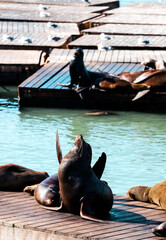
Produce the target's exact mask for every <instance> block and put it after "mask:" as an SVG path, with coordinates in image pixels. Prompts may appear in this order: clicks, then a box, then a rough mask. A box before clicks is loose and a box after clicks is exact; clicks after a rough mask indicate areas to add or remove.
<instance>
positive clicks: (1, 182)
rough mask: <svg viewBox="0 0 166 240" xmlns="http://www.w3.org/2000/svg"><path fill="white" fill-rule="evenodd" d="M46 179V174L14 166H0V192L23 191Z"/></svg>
mask: <svg viewBox="0 0 166 240" xmlns="http://www.w3.org/2000/svg"><path fill="white" fill-rule="evenodd" d="M47 177H48V174H47V173H46V172H39V171H34V170H31V169H29V168H25V167H22V166H19V165H15V164H5V165H2V166H0V190H1V191H23V189H24V188H25V187H26V186H27V185H32V184H36V183H40V182H41V181H43V180H44V179H45V178H47Z"/></svg>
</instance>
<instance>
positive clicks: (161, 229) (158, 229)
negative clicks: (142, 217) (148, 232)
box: [152, 222, 166, 237]
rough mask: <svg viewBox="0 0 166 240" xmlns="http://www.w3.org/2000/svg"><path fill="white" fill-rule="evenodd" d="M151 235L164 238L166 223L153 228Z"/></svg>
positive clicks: (165, 235)
mask: <svg viewBox="0 0 166 240" xmlns="http://www.w3.org/2000/svg"><path fill="white" fill-rule="evenodd" d="M152 233H154V234H155V235H156V236H158V237H166V222H163V223H161V224H160V225H159V226H157V227H155V228H153V229H152Z"/></svg>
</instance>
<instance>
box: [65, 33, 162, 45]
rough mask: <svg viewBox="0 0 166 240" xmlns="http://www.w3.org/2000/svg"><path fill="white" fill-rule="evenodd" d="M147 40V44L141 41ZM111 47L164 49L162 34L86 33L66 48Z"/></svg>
mask: <svg viewBox="0 0 166 240" xmlns="http://www.w3.org/2000/svg"><path fill="white" fill-rule="evenodd" d="M107 38H108V39H107ZM145 40H148V41H149V44H144V43H143V41H145ZM104 46H106V47H108V46H109V47H112V48H113V49H149V48H150V49H165V48H166V44H165V37H164V36H144V37H142V36H141V37H139V36H133V35H105V38H104V36H103V35H92V34H90V35H88V34H85V35H83V36H82V37H80V38H78V39H76V40H74V41H72V42H70V43H69V44H68V48H77V47H81V48H83V49H98V47H99V48H100V47H104Z"/></svg>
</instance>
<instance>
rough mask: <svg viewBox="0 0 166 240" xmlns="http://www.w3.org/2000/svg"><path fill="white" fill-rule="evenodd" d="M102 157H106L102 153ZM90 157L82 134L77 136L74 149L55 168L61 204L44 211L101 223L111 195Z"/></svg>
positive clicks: (110, 204) (108, 209)
mask: <svg viewBox="0 0 166 240" xmlns="http://www.w3.org/2000/svg"><path fill="white" fill-rule="evenodd" d="M103 157H104V159H105V158H106V155H105V154H104V153H103V154H102V156H101V158H103ZM91 158H92V150H91V146H90V145H89V144H88V143H86V142H85V141H84V139H83V137H82V135H79V136H77V137H76V139H75V144H74V147H73V149H72V150H71V151H70V152H69V153H68V154H67V155H66V156H65V157H64V158H63V159H62V161H61V163H60V165H59V169H58V179H59V189H60V197H61V204H60V206H59V207H44V208H46V209H50V210H57V211H62V210H65V211H68V212H71V213H74V214H80V216H81V217H82V218H85V219H89V220H95V221H102V220H101V219H100V218H101V217H102V216H103V215H107V214H108V213H109V211H110V210H111V208H112V205H113V194H112V191H111V189H110V188H109V186H108V185H107V184H106V183H105V182H103V181H100V179H99V177H100V176H96V174H95V173H94V171H93V170H92V168H91V166H90V164H91Z"/></svg>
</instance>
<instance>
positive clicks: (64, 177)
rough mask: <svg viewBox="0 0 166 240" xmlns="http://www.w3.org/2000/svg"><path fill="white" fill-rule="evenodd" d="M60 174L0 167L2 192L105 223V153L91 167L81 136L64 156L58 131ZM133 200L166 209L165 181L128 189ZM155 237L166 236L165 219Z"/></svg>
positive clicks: (108, 197) (108, 205) (108, 199)
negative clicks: (26, 196) (23, 194)
mask: <svg viewBox="0 0 166 240" xmlns="http://www.w3.org/2000/svg"><path fill="white" fill-rule="evenodd" d="M56 149H57V158H58V161H59V168H58V173H56V174H54V175H53V176H48V174H47V173H46V172H38V171H34V170H31V169H28V168H25V167H22V166H19V165H15V164H6V165H2V166H0V190H1V191H25V192H28V193H30V194H31V195H34V196H35V199H36V201H37V202H38V203H39V204H40V205H41V206H42V207H43V208H46V209H48V210H54V211H65V212H70V213H74V214H80V216H81V217H82V218H84V219H88V220H93V221H97V222H104V221H105V220H106V219H108V218H107V217H108V216H109V212H110V210H111V209H112V205H113V193H112V191H111V188H110V187H109V186H108V184H107V182H105V181H102V180H100V179H101V176H102V174H103V171H104V168H105V164H106V154H105V153H104V152H103V153H102V154H101V156H100V157H99V159H98V160H97V162H96V163H95V164H94V166H93V167H91V159H92V149H91V146H90V145H89V144H88V143H87V142H85V140H84V139H83V136H82V135H78V136H77V137H76V139H75V143H74V147H73V148H72V150H71V151H69V152H68V153H67V154H66V155H65V156H64V157H62V151H61V147H60V141H59V136H58V132H57V134H56ZM127 196H128V198H129V199H130V200H138V201H144V202H150V203H153V204H157V205H159V206H160V207H161V208H162V209H164V210H166V181H163V182H161V183H158V184H156V185H154V186H153V187H146V186H137V187H133V188H131V189H129V190H128V192H127ZM152 232H153V233H154V234H155V235H156V236H166V222H165V223H162V224H160V225H159V226H158V227H156V228H154V229H152Z"/></svg>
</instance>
